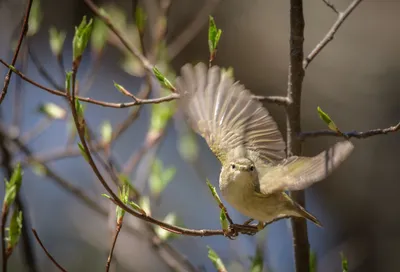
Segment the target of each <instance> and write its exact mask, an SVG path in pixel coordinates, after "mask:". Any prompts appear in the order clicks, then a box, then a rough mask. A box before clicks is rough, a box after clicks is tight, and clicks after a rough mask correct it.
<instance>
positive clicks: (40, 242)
mask: <svg viewBox="0 0 400 272" xmlns="http://www.w3.org/2000/svg"><path fill="white" fill-rule="evenodd" d="M32 232H33V235H34V236H35V238H36V240H37V241H38V243H39V245H40V247H41V248H42V249H43V251H44V253H46V255H47V257H48V258H49V259H50V260H51V262H52V263H53V264H54V265H55V266H57V268H58V269H59V270H60V271H63V272H67V270H66V269H65V268H63V267H62V266H61V265H60V264H59V263H58V262H57V261H56V259H54V258H53V256H51V254H50V253H49V251H48V250H47V249H46V247H45V246H44V245H43V243H42V241H41V240H40V238H39V235H38V234H37V232H36V230H35V229H32Z"/></svg>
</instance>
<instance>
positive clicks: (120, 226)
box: [106, 219, 122, 272]
mask: <svg viewBox="0 0 400 272" xmlns="http://www.w3.org/2000/svg"><path fill="white" fill-rule="evenodd" d="M121 228H122V219H121V221H119V222H117V227H116V229H115V234H114V237H113V240H112V244H111V249H110V254H109V255H108V258H107V263H106V272H108V271H109V270H110V264H111V260H112V257H113V253H114V248H115V244H116V243H117V239H118V235H119V233H120V231H121Z"/></svg>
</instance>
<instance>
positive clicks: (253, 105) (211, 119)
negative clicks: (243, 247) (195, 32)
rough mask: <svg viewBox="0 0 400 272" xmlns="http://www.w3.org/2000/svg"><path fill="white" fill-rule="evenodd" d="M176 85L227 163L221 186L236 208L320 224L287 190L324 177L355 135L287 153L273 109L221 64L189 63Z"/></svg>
mask: <svg viewBox="0 0 400 272" xmlns="http://www.w3.org/2000/svg"><path fill="white" fill-rule="evenodd" d="M176 87H177V91H178V93H179V94H180V95H181V99H180V105H181V107H182V108H183V110H184V112H185V115H186V116H187V119H188V122H189V123H190V124H191V126H192V127H193V129H194V130H195V131H196V132H197V133H199V134H200V135H201V136H202V137H204V139H205V140H206V141H207V143H208V145H209V146H210V148H211V150H212V151H213V152H214V154H215V155H216V156H217V158H218V159H219V160H220V161H221V163H222V170H221V175H220V180H219V183H220V189H221V192H222V195H223V196H224V198H225V199H226V200H227V201H228V202H229V203H230V204H231V205H232V206H233V207H234V208H236V209H237V210H238V211H239V212H241V213H243V214H244V215H246V216H249V217H251V218H254V219H257V220H259V221H263V222H268V221H271V220H274V219H276V218H280V217H286V216H298V217H305V218H307V219H309V220H311V221H313V222H314V223H316V224H319V222H318V220H317V219H316V218H315V217H314V216H312V215H311V214H309V213H308V212H306V211H305V210H304V208H302V207H300V206H299V205H298V204H297V203H295V202H294V201H293V200H292V199H291V198H290V197H289V196H288V195H286V194H285V193H284V191H285V190H301V189H305V188H306V187H308V186H310V185H311V184H313V183H315V182H318V181H320V180H322V179H324V178H325V177H326V176H327V175H328V174H330V173H331V172H332V171H333V170H334V169H335V168H336V167H337V166H338V165H339V164H340V163H341V162H342V161H343V160H344V159H346V158H347V156H348V155H349V154H350V153H351V151H352V149H353V145H352V144H351V143H350V142H349V141H343V142H339V143H337V144H336V145H334V146H333V147H331V148H330V149H329V150H328V151H324V152H322V153H320V154H319V155H317V156H315V157H311V158H309V157H290V158H287V159H286V158H285V147H286V146H285V142H284V141H283V138H282V135H281V133H280V132H279V130H278V127H277V125H276V123H275V121H274V120H273V119H272V117H271V116H270V114H269V113H268V111H267V109H266V108H264V107H263V106H262V104H261V103H260V102H259V101H257V100H255V99H253V98H252V95H251V93H250V91H248V90H246V89H245V87H244V86H243V85H242V84H240V83H238V82H234V80H233V78H232V77H230V76H229V75H228V74H227V73H221V70H220V68H219V67H217V66H213V67H211V68H208V67H207V66H206V65H205V64H203V63H199V64H197V65H196V66H192V65H190V64H187V65H185V66H184V67H182V69H181V76H180V77H178V78H177V81H176Z"/></svg>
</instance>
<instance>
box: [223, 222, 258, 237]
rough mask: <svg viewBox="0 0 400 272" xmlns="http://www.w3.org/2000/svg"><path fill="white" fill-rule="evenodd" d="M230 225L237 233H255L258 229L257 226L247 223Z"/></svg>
mask: <svg viewBox="0 0 400 272" xmlns="http://www.w3.org/2000/svg"><path fill="white" fill-rule="evenodd" d="M230 227H231V228H232V229H233V230H235V231H236V232H237V233H242V234H246V235H251V236H253V235H255V234H256V233H257V232H258V231H259V230H258V228H257V226H252V225H248V224H247V225H239V224H232V225H231V226H230Z"/></svg>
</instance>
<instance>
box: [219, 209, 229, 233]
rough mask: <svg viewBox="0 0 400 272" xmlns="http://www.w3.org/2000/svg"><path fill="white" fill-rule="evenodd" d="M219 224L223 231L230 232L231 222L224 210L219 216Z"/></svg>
mask: <svg viewBox="0 0 400 272" xmlns="http://www.w3.org/2000/svg"><path fill="white" fill-rule="evenodd" d="M219 222H220V223H221V228H222V229H223V230H228V228H229V222H228V219H227V218H226V214H225V212H224V210H223V209H221V212H220V214H219Z"/></svg>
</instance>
